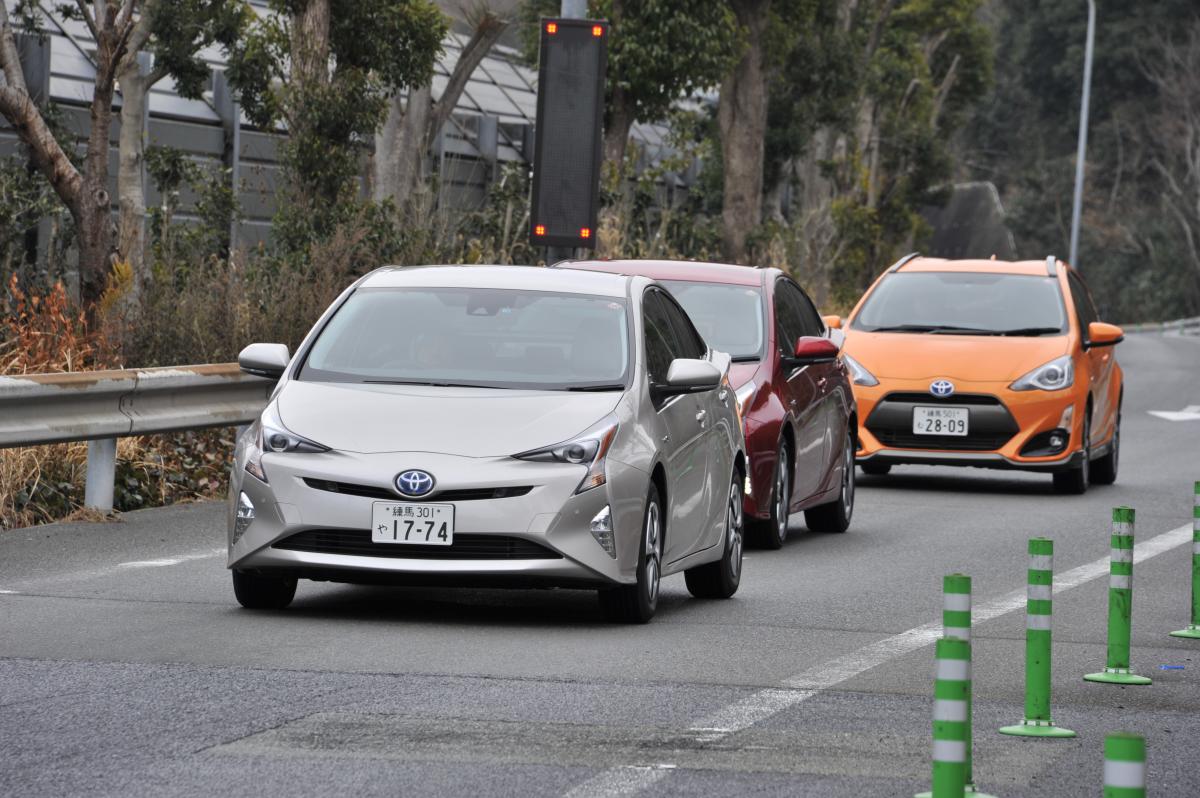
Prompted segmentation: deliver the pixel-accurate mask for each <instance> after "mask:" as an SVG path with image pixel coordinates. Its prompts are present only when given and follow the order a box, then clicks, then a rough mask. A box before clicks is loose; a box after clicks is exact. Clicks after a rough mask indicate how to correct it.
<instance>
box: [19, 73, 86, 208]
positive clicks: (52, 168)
mask: <svg viewBox="0 0 1200 798" xmlns="http://www.w3.org/2000/svg"><path fill="white" fill-rule="evenodd" d="M0 114H3V116H4V118H5V119H7V120H8V122H9V124H11V125H12V126H13V128H14V129H15V130H16V131H17V135H18V136H19V137H20V138H21V142H22V143H23V144H24V145H25V146H26V147H27V148H28V149H29V157H30V158H31V159H32V161H33V163H34V165H35V166H37V168H38V170H39V171H41V173H42V174H43V175H45V176H46V179H47V180H49V181H50V185H51V186H52V187H53V188H54V191H55V193H57V194H58V196H59V197H60V198H61V199H62V201H63V204H65V205H66V206H67V207H68V208H71V209H72V212H75V211H77V209H78V207H79V195H80V191H81V184H82V182H83V177H82V175H80V174H79V170H77V169H76V168H75V166H74V165H73V164H72V163H71V159H70V158H68V157H67V154H66V153H65V152H63V149H62V147H61V146H60V145H59V143H58V140H57V139H55V138H54V134H53V133H51V132H50V128H49V127H48V126H47V125H46V122H45V120H44V119H42V114H41V112H40V111H38V108H37V106H36V105H35V104H34V102H33V100H32V99H31V98H30V97H29V93H28V92H26V91H25V90H24V89H19V88H16V87H15V86H5V87H4V88H0Z"/></svg>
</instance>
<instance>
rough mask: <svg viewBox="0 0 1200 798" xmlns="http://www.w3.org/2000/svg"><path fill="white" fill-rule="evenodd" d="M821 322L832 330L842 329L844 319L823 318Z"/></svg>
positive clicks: (836, 317) (838, 317)
mask: <svg viewBox="0 0 1200 798" xmlns="http://www.w3.org/2000/svg"><path fill="white" fill-rule="evenodd" d="M821 321H823V322H825V326H826V327H828V328H829V329H831V330H840V329H842V317H841V316H822V317H821Z"/></svg>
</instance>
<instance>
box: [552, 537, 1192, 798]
mask: <svg viewBox="0 0 1200 798" xmlns="http://www.w3.org/2000/svg"><path fill="white" fill-rule="evenodd" d="M1191 540H1192V525H1191V524H1185V525H1184V526H1181V527H1179V528H1177V529H1172V530H1170V531H1169V532H1163V533H1162V534H1161V535H1156V536H1155V537H1152V538H1150V539H1149V540H1145V541H1143V542H1141V543H1138V544H1136V545H1135V546H1134V547H1133V561H1134V562H1135V563H1140V562H1143V561H1144V560H1148V559H1150V558H1151V557H1157V556H1158V555H1159V554H1162V553H1163V552H1167V551H1170V550H1171V549H1175V548H1178V547H1180V546H1182V545H1184V544H1186V543H1190V542H1191ZM1108 571H1109V558H1108V557H1107V556H1106V557H1103V558H1101V559H1099V560H1095V561H1094V562H1090V563H1087V564H1086V565H1080V566H1079V567H1077V568H1072V569H1070V570H1069V571H1064V572H1063V573H1061V574H1059V575H1058V576H1057V578H1055V580H1054V592H1055V593H1062V592H1064V591H1067V590H1071V589H1072V588H1076V587H1079V586H1080V585H1082V584H1085V583H1087V582H1090V581H1092V580H1093V579H1098V578H1100V577H1102V576H1108ZM1025 600H1026V599H1025V587H1021V588H1019V589H1017V590H1013V591H1012V592H1009V593H1005V594H1004V595H1002V596H1000V597H999V598H995V599H992V600H990V601H986V602H984V603H982V604H979V605H976V607H975V611H974V613H973V619H972V620H973V623H974V624H980V623H983V622H984V621H990V620H992V619H993V618H999V617H1000V616H1001V615H1007V614H1008V613H1010V612H1015V611H1016V610H1019V609H1022V608H1023V607H1024V606H1025ZM941 636H942V622H941V620H940V619H939V620H937V621H933V622H932V623H927V624H922V625H921V626H916V627H914V628H912V629H908V630H907V631H904V632H900V633H899V634H895V635H891V636H890V637H885V638H884V639H882V640H879V641H877V642H874V643H871V644H870V645H867V646H863V647H862V648H860V649H858V650H857V651H853V652H851V653H849V654H846V655H844V656H841V657H838V658H836V659H833V660H830V661H829V662H826V663H823V664H821V665H818V666H817V667H815V668H810V669H809V670H806V671H804V672H802V673H798V674H796V675H795V676H791V677H789V678H787V679H784V680H783V682H782V683H781V685H780V687H768V688H764V689H762V690H758V691H756V692H754V693H751V694H750V695H748V696H746V697H745V698H743V699H741V700H739V701H736V702H734V703H733V704H730V705H729V706H727V707H724V708H723V709H721V710H719V711H717V712H716V713H715V714H713V715H711V716H710V717H708V718H707V719H706V720H704V721H703V722H701V723H698V724H696V725H695V726H692V727H690V728H689V731H691V732H695V733H696V738H695V739H696V740H697V741H698V742H715V741H717V740H720V739H722V738H724V737H727V736H729V735H731V734H735V733H737V732H739V731H742V730H743V729H747V728H749V727H750V726H753V725H754V724H756V723H759V722H760V721H763V720H766V719H767V718H770V717H772V716H774V715H776V714H778V713H780V712H782V711H783V710H785V709H788V708H789V707H793V706H795V705H796V704H799V703H801V702H803V701H807V700H808V699H810V698H812V697H813V696H815V695H817V694H818V693H819V692H821V691H822V690H828V689H830V688H831V687H835V686H837V685H839V684H841V683H842V682H846V681H849V680H850V679H853V678H854V677H855V676H858V675H860V674H862V673H865V672H866V671H869V670H870V669H871V668H874V667H877V666H879V665H883V664H885V663H887V662H890V661H892V660H894V659H896V658H898V657H902V656H904V655H905V654H909V653H911V652H913V651H916V650H917V649H919V648H923V647H925V646H928V645H931V644H932V643H934V642H935V641H936V640H937V639H938V638H939V637H941ZM626 770H629V768H621V767H618V768H610V769H608V770H605V771H601V772H600V773H599V774H598V775H596V776H594V777H593V778H591V779H589V780H588V781H585V782H583V783H582V784H580V785H579V786H578V787H576V788H575V790H572V791H571V792H569V793H567V794H566V796H565V798H581V797H582V796H588V798H604V796H615V795H629V794H631V790H629V789H621V790H620V791H611V792H603V791H599V789H598V788H599V786H601V785H603V784H606V783H608V782H606V781H605V779H606V778H608V777H611V778H614V779H615V778H616V774H619V773H621V772H622V771H626ZM667 772H669V771H668V770H663V771H661V772H660V773H659V775H658V776H656V777H655V778H654V779H652V780H651V781H649V782H647V783H646V784H645V785H644V786H646V787H648V786H650V785H651V784H653V783H654V782H656V781H658V780H659V779H661V778H663V777H664V776H665V775H666V774H667ZM613 783H614V785H615V784H617V782H615V781H614V782H613ZM593 784H594V785H596V786H597V789H596V790H590V791H589V792H586V793H576V790H579V789H582V788H583V787H585V786H587V785H593ZM637 789H638V790H640V789H642V788H641V787H638V788H637Z"/></svg>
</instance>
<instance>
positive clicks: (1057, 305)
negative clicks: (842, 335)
mask: <svg viewBox="0 0 1200 798" xmlns="http://www.w3.org/2000/svg"><path fill="white" fill-rule="evenodd" d="M851 327H852V328H853V329H857V330H863V331H874V332H913V333H923V332H931V333H950V334H954V333H960V334H965V335H970V334H975V335H1013V336H1038V335H1055V334H1061V333H1065V332H1066V330H1067V314H1066V309H1065V307H1064V305H1063V297H1062V291H1061V290H1060V289H1059V285H1058V280H1056V279H1054V278H1053V277H1048V276H1047V277H1039V276H1034V275H1024V274H1000V273H996V272H896V273H894V274H889V275H887V276H886V277H884V278H883V280H882V281H881V282H880V283H879V285H877V286H876V287H875V290H874V291H872V292H871V295H870V296H868V297H867V300H866V302H865V303H864V304H863V307H862V309H861V310H860V311H859V312H858V314H857V315H856V316H855V318H854V320H853V322H852V323H851Z"/></svg>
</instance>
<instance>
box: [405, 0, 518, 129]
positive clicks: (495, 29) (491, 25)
mask: <svg viewBox="0 0 1200 798" xmlns="http://www.w3.org/2000/svg"><path fill="white" fill-rule="evenodd" d="M508 25H509V20H507V19H503V18H501V17H498V16H496V15H495V14H493V13H491V12H490V11H482V12H480V13H479V16H478V18H477V20H476V22H475V29H474V31H473V32H472V33H471V38H470V40H469V41H468V42H467V44H466V46H465V47H463V50H462V53H460V54H459V56H458V63H457V64H455V65H454V73H453V74H452V75H451V76H450V80H449V82H447V83H446V88H445V89H443V90H442V96H441V98H440V99H439V100H438V101H437V103H436V104H435V105H434V107H433V114H432V115H431V116H430V118H429V127H428V128H427V129H426V134H425V141H426V144H427V145H429V144H432V143H433V140H434V139H435V138H436V137H437V134H438V132H439V131H440V130H441V129H442V126H444V125H445V124H446V122H447V121H449V119H450V114H451V113H453V112H454V107H455V106H456V105H458V98H459V97H461V96H462V93H463V89H465V88H466V87H467V81H468V80H470V79H471V75H473V74H474V73H475V68H476V67H477V66H479V62H480V61H482V60H483V58H484V56H486V55H487V54H488V52H489V51H490V50H491V49H492V45H493V44H495V43H496V40H497V39H499V38H500V35H501V34H502V33H504V30H505V28H507V27H508Z"/></svg>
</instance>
